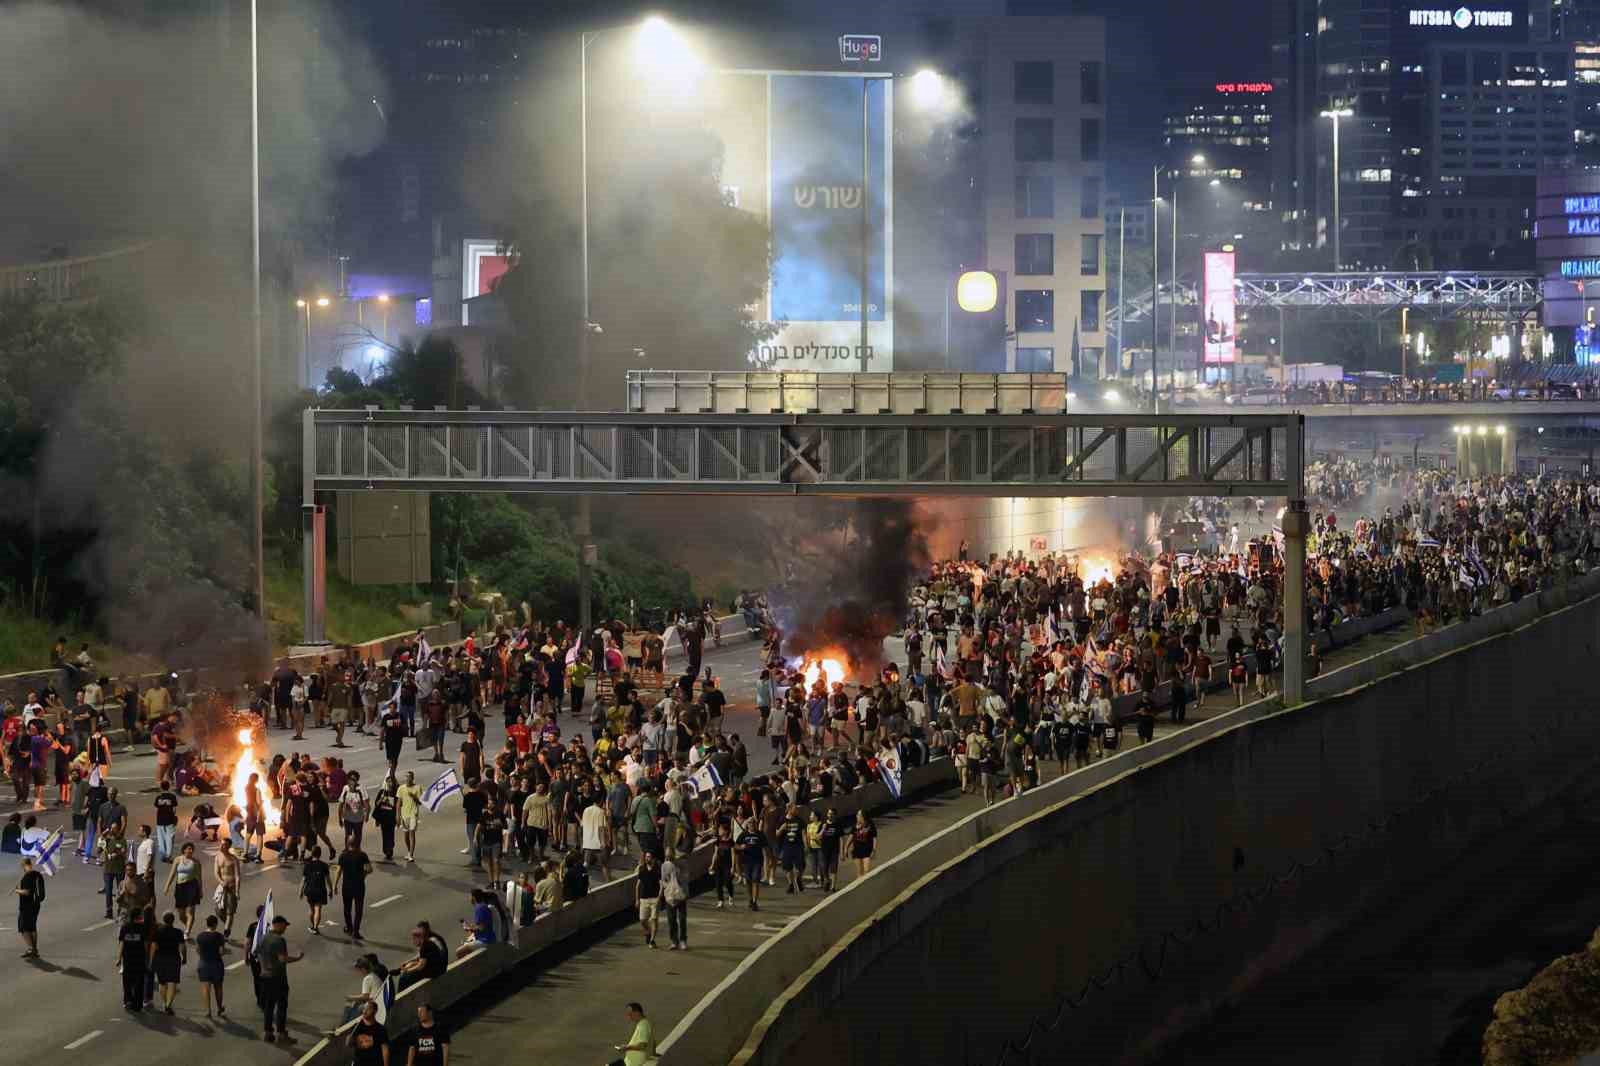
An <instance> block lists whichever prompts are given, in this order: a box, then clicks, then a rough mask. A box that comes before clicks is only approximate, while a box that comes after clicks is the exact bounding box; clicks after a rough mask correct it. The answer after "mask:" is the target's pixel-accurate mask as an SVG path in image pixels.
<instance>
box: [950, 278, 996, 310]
mask: <svg viewBox="0 0 1600 1066" xmlns="http://www.w3.org/2000/svg"><path fill="white" fill-rule="evenodd" d="M999 297H1000V285H999V282H998V281H996V280H995V276H994V275H993V274H991V273H989V272H988V271H987V270H969V271H967V272H966V273H965V274H963V275H961V277H959V278H957V279H956V305H957V306H959V307H960V308H961V310H963V311H970V312H972V313H974V314H982V313H983V312H985V311H992V310H994V305H995V302H996V301H997V300H998V299H999Z"/></svg>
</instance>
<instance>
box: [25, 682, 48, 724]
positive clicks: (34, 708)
mask: <svg viewBox="0 0 1600 1066" xmlns="http://www.w3.org/2000/svg"><path fill="white" fill-rule="evenodd" d="M43 713H44V704H42V703H40V702H39V694H38V693H37V692H33V691H31V690H30V691H29V692H28V700H27V702H26V703H24V704H23V705H22V725H23V728H27V725H28V723H29V722H31V721H33V720H34V719H35V718H37V717H39V716H40V715H41V714H43Z"/></svg>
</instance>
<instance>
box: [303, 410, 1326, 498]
mask: <svg viewBox="0 0 1600 1066" xmlns="http://www.w3.org/2000/svg"><path fill="white" fill-rule="evenodd" d="M304 432H305V437H306V441H305V450H306V455H307V463H306V467H305V474H306V482H305V484H304V486H303V487H304V495H305V502H306V503H307V504H310V503H311V502H312V499H313V494H314V493H315V492H317V491H339V490H363V489H391V490H392V489H400V490H412V491H422V492H549V493H582V492H589V493H701V494H705V493H719V494H743V495H762V494H768V495H770V494H792V495H799V494H806V493H812V494H823V495H842V496H857V495H990V496H1172V495H1218V496H1233V495H1250V496H1298V495H1299V492H1298V489H1297V488H1295V486H1298V485H1299V483H1300V481H1299V457H1298V456H1299V451H1298V449H1299V442H1300V439H1301V435H1302V432H1303V419H1301V417H1300V416H1299V415H1297V414H1249V415H1232V414H1229V415H1170V416H1155V415H1003V414H987V415H984V414H978V415H973V414H963V415H928V414H922V415H794V414H763V415H756V414H743V415H738V414H735V415H724V414H703V415H686V414H643V413H618V414H604V413H583V414H573V413H544V412H517V411H503V412H487V411H441V410H435V411H379V410H364V411H322V410H318V411H307V412H306V415H305V424H304ZM1291 449H1293V451H1292V453H1291Z"/></svg>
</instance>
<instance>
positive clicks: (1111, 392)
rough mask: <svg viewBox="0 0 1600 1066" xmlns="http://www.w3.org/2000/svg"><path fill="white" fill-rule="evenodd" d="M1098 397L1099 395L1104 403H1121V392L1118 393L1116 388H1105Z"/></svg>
mask: <svg viewBox="0 0 1600 1066" xmlns="http://www.w3.org/2000/svg"><path fill="white" fill-rule="evenodd" d="M1100 397H1101V399H1103V400H1105V402H1106V403H1121V402H1122V394H1121V393H1119V392H1118V391H1117V390H1116V389H1107V390H1106V391H1105V392H1102V393H1101V394H1100Z"/></svg>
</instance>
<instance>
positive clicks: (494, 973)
mask: <svg viewBox="0 0 1600 1066" xmlns="http://www.w3.org/2000/svg"><path fill="white" fill-rule="evenodd" d="M955 782H956V770H955V764H954V763H952V762H951V761H950V760H949V759H939V760H936V761H935V762H932V763H930V764H928V765H927V766H919V767H916V768H914V769H911V770H908V771H906V775H905V781H904V784H903V786H902V792H903V794H904V795H905V796H906V797H908V798H909V797H911V796H915V795H918V794H920V793H924V792H929V791H935V790H938V789H943V788H948V787H950V786H951V785H953V784H955ZM895 804H896V801H895V800H894V798H893V797H892V796H891V795H890V794H889V790H888V789H887V788H886V787H885V786H884V785H882V784H881V783H873V784H870V785H866V786H864V787H862V788H858V789H856V790H855V791H854V792H851V793H849V794H847V795H842V796H834V797H832V798H830V799H827V800H820V799H819V800H813V801H812V802H811V804H810V805H809V806H810V808H811V809H815V810H826V809H828V808H832V809H833V810H834V811H836V812H838V814H839V815H840V817H841V818H853V817H854V816H855V813H856V811H858V810H860V809H862V808H863V807H864V808H866V809H867V810H868V811H869V812H870V811H880V810H883V809H884V808H887V807H892V806H894V805H895ZM712 850H713V849H712V847H711V845H710V843H709V841H707V842H705V843H702V844H701V846H700V847H698V848H696V849H695V850H694V852H693V853H692V854H690V855H689V856H687V857H686V858H685V859H683V860H682V862H683V863H684V865H685V872H686V873H687V875H688V880H689V883H690V884H691V885H693V886H694V887H696V888H704V882H705V880H706V879H707V878H708V877H709V875H710V871H711V854H712ZM636 880H637V878H636V877H635V875H633V874H627V875H625V876H623V877H619V878H617V879H615V880H613V881H608V882H606V883H605V884H603V885H600V886H598V887H596V888H594V889H592V890H591V891H590V892H589V894H588V895H586V896H584V897H583V898H582V899H578V900H573V901H572V902H570V903H568V904H567V905H566V906H564V907H562V908H561V909H559V910H556V911H552V912H550V913H547V914H542V915H540V916H539V917H538V919H536V920H535V921H534V923H533V924H532V925H529V926H523V927H521V928H519V929H517V930H515V933H516V936H515V942H514V943H505V944H497V945H495V946H493V947H490V948H486V949H484V950H482V951H478V952H475V953H474V954H472V955H469V956H468V957H466V958H464V959H460V960H458V961H456V962H454V963H452V964H451V965H450V968H449V969H448V970H446V971H445V972H444V973H443V974H441V975H440V976H439V977H436V978H434V979H432V980H429V981H420V982H418V983H416V984H414V985H411V986H409V987H408V988H406V990H405V991H404V992H402V993H401V994H400V995H398V996H396V997H395V1001H394V1004H393V1005H392V1006H391V1007H390V1008H389V1018H388V1025H387V1028H388V1031H389V1036H390V1038H391V1039H399V1038H401V1037H403V1036H405V1034H407V1033H409V1032H410V1031H411V1030H412V1029H413V1028H414V1027H415V1026H416V1021H417V1014H416V1004H418V1003H427V1004H429V1005H430V1006H431V1007H433V1008H434V1009H435V1010H446V1009H448V1008H450V1007H451V1006H454V1005H455V1004H457V1003H459V1002H461V1001H462V1000H464V999H466V998H467V997H468V996H470V995H472V994H473V993H475V992H477V991H478V990H479V989H481V988H483V987H485V986H486V985H488V984H489V983H490V982H491V981H494V980H496V979H497V978H499V977H500V976H502V975H503V974H505V973H507V972H508V971H510V970H512V969H514V968H516V967H518V966H520V965H522V964H523V963H525V962H527V961H528V960H530V959H532V958H533V957H534V956H535V955H537V954H539V953H540V952H542V951H545V950H547V949H549V948H552V947H555V946H556V945H558V944H559V943H561V941H563V940H565V939H567V938H568V937H570V936H573V935H575V934H577V933H580V932H583V931H584V930H586V929H589V928H592V927H594V926H596V925H599V924H600V923H602V922H606V921H610V920H611V919H613V918H615V917H616V916H617V915H619V914H623V913H625V912H627V911H630V910H632V909H633V906H634V901H633V893H634V882H635V881H636ZM354 1025H355V1023H354V1022H350V1023H348V1024H346V1025H345V1026H343V1027H341V1028H340V1029H339V1030H338V1031H337V1033H336V1034H335V1035H334V1036H332V1037H329V1038H326V1039H324V1040H321V1041H319V1042H318V1043H316V1044H315V1045H313V1046H312V1047H311V1048H310V1050H308V1051H307V1052H306V1053H305V1054H304V1055H302V1056H301V1057H300V1060H299V1062H298V1064H297V1066H343V1064H344V1063H345V1062H347V1061H348V1059H349V1056H350V1052H349V1049H348V1048H346V1047H345V1039H346V1038H347V1037H348V1035H349V1032H350V1029H351V1028H352V1027H354Z"/></svg>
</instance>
